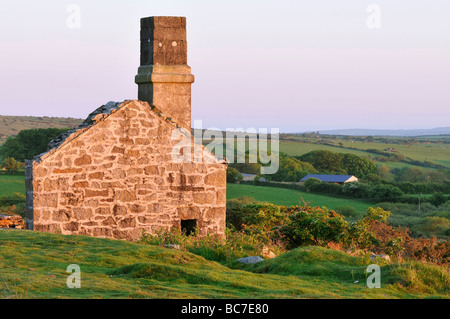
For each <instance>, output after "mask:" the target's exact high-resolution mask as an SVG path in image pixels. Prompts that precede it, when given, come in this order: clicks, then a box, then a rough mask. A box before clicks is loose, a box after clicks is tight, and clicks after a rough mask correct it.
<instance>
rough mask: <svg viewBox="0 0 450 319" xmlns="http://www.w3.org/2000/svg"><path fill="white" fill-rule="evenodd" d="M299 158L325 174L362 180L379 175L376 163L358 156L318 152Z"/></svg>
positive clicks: (324, 151)
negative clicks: (370, 175)
mask: <svg viewBox="0 0 450 319" xmlns="http://www.w3.org/2000/svg"><path fill="white" fill-rule="evenodd" d="M298 158H299V159H300V160H302V161H305V162H308V163H310V164H312V165H313V166H314V168H315V169H316V170H318V171H320V172H321V173H325V174H349V175H355V176H357V177H360V178H361V177H364V176H366V175H369V174H378V169H377V166H376V165H375V163H374V162H372V161H371V160H368V159H365V158H362V157H360V156H358V155H356V154H350V153H334V152H331V151H326V150H316V151H311V152H309V153H306V154H304V155H302V156H300V157H298Z"/></svg>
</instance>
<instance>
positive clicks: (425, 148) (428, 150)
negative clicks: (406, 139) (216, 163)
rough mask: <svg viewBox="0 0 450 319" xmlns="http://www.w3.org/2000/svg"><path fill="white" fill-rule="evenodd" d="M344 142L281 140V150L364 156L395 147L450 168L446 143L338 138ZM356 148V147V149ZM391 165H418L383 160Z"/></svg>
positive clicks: (414, 158)
mask: <svg viewBox="0 0 450 319" xmlns="http://www.w3.org/2000/svg"><path fill="white" fill-rule="evenodd" d="M336 141H338V142H340V143H342V144H341V145H342V146H339V145H337V144H338V143H336V146H331V145H324V144H315V143H312V142H313V140H311V143H309V142H302V141H280V151H281V152H283V153H286V154H288V155H290V156H301V155H303V154H306V153H308V152H311V151H315V150H328V151H332V152H337V153H350V154H356V155H359V156H362V157H366V158H367V157H370V158H373V157H377V156H379V155H377V154H373V153H370V152H367V151H366V150H368V149H377V150H379V151H383V150H384V149H388V148H394V149H396V150H397V151H398V152H399V154H402V155H403V156H405V158H410V159H412V160H416V161H421V162H424V161H428V162H431V163H434V164H438V165H443V166H446V167H447V168H450V145H449V144H446V143H430V142H428V141H419V140H416V142H415V143H409V144H407V143H405V144H395V143H380V142H362V141H348V140H345V139H336ZM354 148H356V149H354ZM382 163H383V164H385V165H387V166H389V167H396V166H397V167H398V166H400V165H401V166H408V167H411V166H416V165H412V164H408V163H405V162H401V163H394V162H382Z"/></svg>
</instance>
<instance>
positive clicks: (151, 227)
mask: <svg viewBox="0 0 450 319" xmlns="http://www.w3.org/2000/svg"><path fill="white" fill-rule="evenodd" d="M174 130H178V131H179V133H178V135H179V136H182V137H183V138H185V139H187V140H189V141H190V146H191V147H190V148H189V149H192V150H196V151H197V152H201V153H202V154H203V161H202V162H200V163H196V162H194V153H192V155H190V157H189V159H190V160H187V161H186V160H185V161H184V162H181V163H178V162H176V161H174V160H173V156H172V150H173V149H174V147H176V146H177V145H178V144H179V142H180V140H176V139H175V140H172V133H173V132H174ZM57 140H58V139H57ZM194 144H195V143H194V141H193V138H192V137H191V136H190V134H189V133H185V132H184V133H183V132H181V133H180V127H179V126H178V125H177V124H176V123H175V122H174V121H173V120H172V118H171V117H168V116H165V115H164V114H161V113H160V112H158V110H155V109H152V108H151V107H150V105H149V104H148V103H146V102H143V101H126V102H124V103H121V104H119V103H117V104H115V107H112V108H111V107H109V108H107V112H106V111H105V113H102V112H97V114H93V115H91V116H90V117H89V122H88V123H85V125H82V126H80V128H78V129H76V130H72V131H70V132H69V133H68V134H66V135H65V136H63V137H62V138H60V139H59V140H58V143H57V144H56V145H55V147H54V148H53V149H51V150H50V151H49V152H47V153H45V154H41V155H40V156H38V157H36V158H35V159H34V160H33V161H28V162H27V167H26V175H27V176H26V186H27V225H28V228H31V229H35V230H37V231H45V232H52V233H61V234H81V235H90V236H97V237H106V238H117V239H127V240H136V239H138V238H140V236H141V235H142V232H143V231H145V232H148V233H154V232H155V231H157V230H160V229H166V230H169V229H172V228H180V227H181V225H182V221H183V220H195V222H196V226H197V228H198V230H199V234H200V235H206V234H217V235H220V236H224V232H225V209H226V208H225V204H226V167H227V164H226V163H225V162H219V161H218V160H217V159H215V157H214V156H213V155H212V154H211V153H209V152H208V151H207V150H206V149H205V148H204V147H203V146H199V145H196V146H195V145H194Z"/></svg>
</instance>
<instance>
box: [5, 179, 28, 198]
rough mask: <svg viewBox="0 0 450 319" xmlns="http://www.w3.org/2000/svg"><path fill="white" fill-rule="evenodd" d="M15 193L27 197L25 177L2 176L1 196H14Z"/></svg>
mask: <svg viewBox="0 0 450 319" xmlns="http://www.w3.org/2000/svg"><path fill="white" fill-rule="evenodd" d="M15 193H21V194H24V195H25V176H23V175H0V196H13V195H14V194H15Z"/></svg>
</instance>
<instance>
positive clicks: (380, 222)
mask: <svg viewBox="0 0 450 319" xmlns="http://www.w3.org/2000/svg"><path fill="white" fill-rule="evenodd" d="M240 202H241V203H247V202H250V203H248V204H242V205H238V204H237V203H239V201H237V203H234V205H231V204H229V205H228V207H227V220H226V221H227V228H226V239H225V238H221V237H217V236H212V235H209V236H203V237H201V236H198V235H197V234H196V233H195V234H194V235H193V236H186V235H184V234H181V233H180V230H179V229H173V230H172V231H160V232H157V233H156V234H154V235H148V234H145V235H144V236H143V237H142V242H145V243H148V244H153V245H165V244H177V245H179V246H180V248H181V249H183V250H186V251H189V252H192V253H195V254H198V255H201V256H203V257H204V258H206V259H208V260H213V261H218V262H221V263H226V264H230V263H233V261H234V260H236V259H238V258H241V257H246V256H254V255H263V254H264V250H265V249H266V250H267V249H270V250H271V251H272V252H275V255H277V254H279V253H281V252H285V251H287V250H291V249H294V248H296V247H300V246H309V245H314V246H333V247H340V248H342V249H346V250H347V249H350V250H355V249H356V250H363V251H366V252H371V253H377V254H388V255H390V256H396V257H399V258H400V257H401V258H414V259H418V260H424V261H429V262H433V263H437V264H448V263H450V243H449V242H438V241H437V240H436V238H435V237H432V238H429V239H424V238H413V237H412V236H411V233H410V231H409V230H408V229H407V228H406V227H394V226H392V225H390V224H389V223H388V218H390V215H391V213H390V212H389V211H387V210H384V209H383V208H381V207H375V208H373V207H369V209H368V210H367V213H366V215H365V216H364V217H363V218H362V219H359V220H357V221H355V222H353V223H349V222H348V221H346V220H345V219H344V216H343V215H341V214H339V213H337V212H336V211H333V210H328V209H327V208H325V207H322V208H320V207H310V206H308V205H306V204H305V205H303V206H278V205H274V204H270V203H252V198H243V199H242V198H241V199H240ZM423 227H424V228H427V229H429V230H431V229H432V230H439V231H441V232H445V231H446V230H447V227H448V220H447V219H445V218H430V219H427V223H424V224H423Z"/></svg>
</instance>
